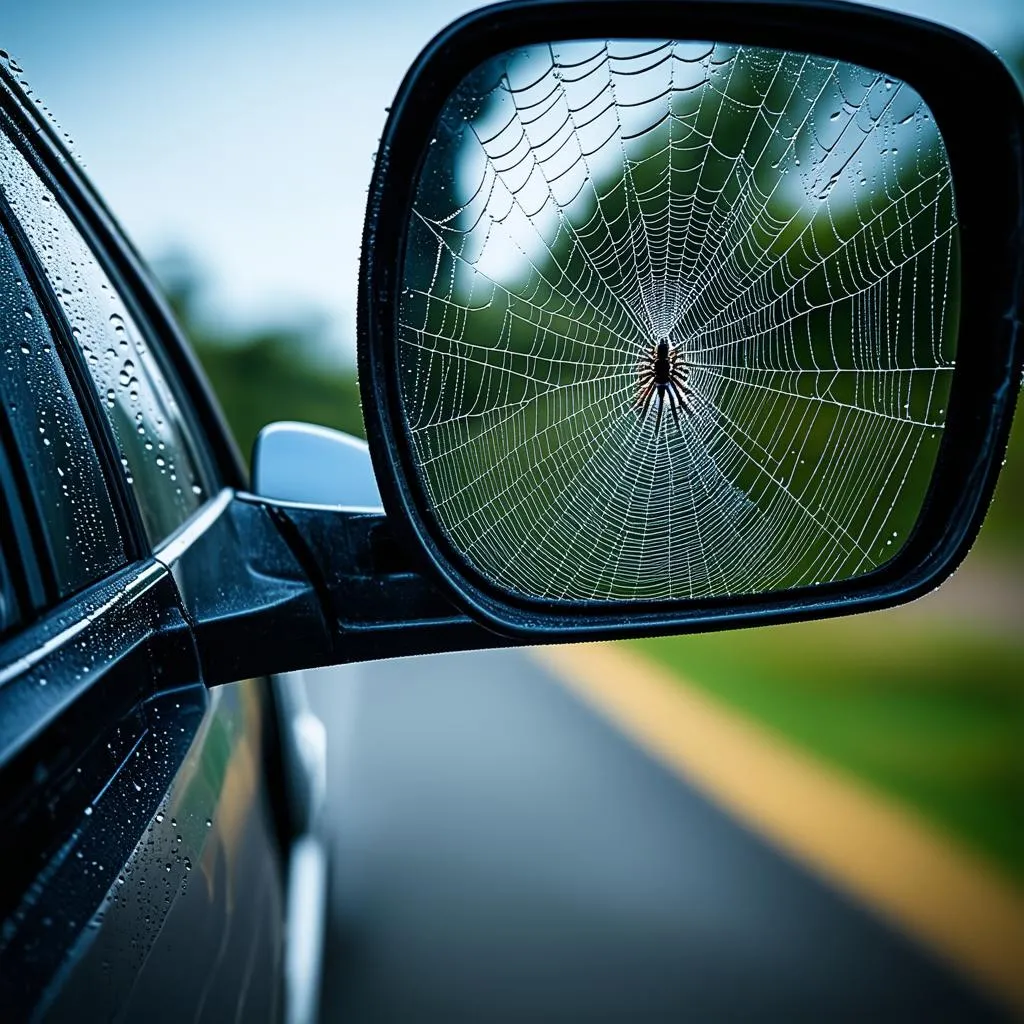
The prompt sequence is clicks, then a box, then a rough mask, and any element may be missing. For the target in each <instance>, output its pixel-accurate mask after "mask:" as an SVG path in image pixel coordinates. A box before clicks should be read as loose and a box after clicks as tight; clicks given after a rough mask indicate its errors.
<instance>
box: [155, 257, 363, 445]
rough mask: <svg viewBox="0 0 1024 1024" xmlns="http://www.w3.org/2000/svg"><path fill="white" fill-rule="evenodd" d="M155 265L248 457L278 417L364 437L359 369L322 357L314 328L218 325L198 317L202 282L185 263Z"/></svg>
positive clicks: (167, 259)
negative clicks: (261, 433)
mask: <svg viewBox="0 0 1024 1024" xmlns="http://www.w3.org/2000/svg"><path fill="white" fill-rule="evenodd" d="M156 267H157V273H158V276H159V277H160V278H161V281H162V284H163V287H164V291H165V293H166V295H167V298H168V300H169V302H170V304H171V307H172V309H173V310H174V312H175V315H176V317H177V319H178V322H179V323H180V324H181V326H182V327H183V329H184V330H185V333H186V335H187V336H188V338H189V340H190V341H191V342H192V345H193V347H194V349H195V351H196V354H197V355H198V356H199V360H200V362H201V363H202V366H203V369H204V371H205V372H206V375H207V377H208V378H209V380H210V383H211V385H212V386H213V390H214V392H215V393H216V395H217V398H218V400H219V402H220V405H221V408H222V409H223V410H224V414H225V416H226V418H227V421H228V424H229V425H230V427H231V430H232V433H233V434H234V436H235V440H236V441H237V442H238V446H239V449H240V450H241V451H242V452H243V454H244V455H245V456H246V457H248V456H249V454H250V453H251V451H252V445H253V442H254V441H255V440H256V435H257V434H258V433H259V431H260V428H261V427H263V426H264V425H265V424H267V423H271V422H273V421H275V420H302V421H304V422H307V423H319V424H322V425H323V426H328V427H334V428H335V429H337V430H345V431H347V432H348V433H350V434H356V435H358V436H359V437H362V436H363V434H364V429H363V417H362V413H361V412H360V407H359V391H358V387H357V385H356V377H355V370H354V368H353V369H351V370H349V369H347V368H346V367H344V366H339V365H334V364H331V363H328V362H325V360H324V358H323V356H322V355H318V352H317V350H318V348H319V349H320V350H321V351H322V349H323V346H322V345H321V344H320V340H319V339H318V337H317V333H316V327H315V326H308V325H305V324H302V323H295V324H288V325H285V326H278V327H274V326H265V327H259V328H255V329H251V330H240V329H238V328H224V327H217V326H215V322H214V320H213V318H211V317H204V316H203V315H202V313H201V312H200V306H201V303H200V295H201V290H202V289H201V282H200V279H199V275H198V272H197V271H196V269H195V268H194V267H193V266H192V265H191V263H190V262H189V261H188V260H187V259H183V258H182V257H180V256H176V255H175V256H165V257H164V258H163V259H158V260H157V261H156Z"/></svg>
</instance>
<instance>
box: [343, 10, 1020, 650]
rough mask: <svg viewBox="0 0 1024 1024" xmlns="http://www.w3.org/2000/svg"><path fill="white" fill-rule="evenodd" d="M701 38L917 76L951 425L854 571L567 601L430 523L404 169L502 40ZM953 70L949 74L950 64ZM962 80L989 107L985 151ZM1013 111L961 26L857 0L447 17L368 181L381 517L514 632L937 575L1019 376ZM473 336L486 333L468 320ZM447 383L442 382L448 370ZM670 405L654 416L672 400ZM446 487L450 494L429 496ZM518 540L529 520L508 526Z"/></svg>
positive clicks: (676, 621)
mask: <svg viewBox="0 0 1024 1024" xmlns="http://www.w3.org/2000/svg"><path fill="white" fill-rule="evenodd" d="M580 39H589V40H593V39H598V40H600V39H627V40H652V39H653V40H660V39H666V40H673V39H684V40H713V41H724V42H727V43H729V44H735V45H736V46H741V47H742V46H746V47H760V48H772V49H775V50H785V51H794V50H798V51H804V52H806V53H808V54H815V55H819V56H822V57H825V58H829V59H834V60H837V61H844V62H850V63H851V64H854V65H858V66H865V67H867V68H870V69H873V70H874V71H876V72H878V73H880V74H883V75H886V76H893V77H894V78H896V79H899V80H902V81H903V82H905V83H907V84H908V85H909V86H911V87H912V88H913V89H914V90H916V92H917V93H918V94H919V95H920V97H922V98H923V100H924V102H925V103H926V104H927V107H928V109H929V111H930V113H931V115H933V116H934V119H935V122H936V124H937V127H938V129H939V131H940V132H941V137H942V139H943V141H944V143H945V147H946V152H947V155H948V161H949V167H950V171H951V176H952V186H953V190H954V191H955V195H956V216H957V220H958V223H959V231H960V261H961V265H962V270H961V305H960V311H959V312H960V321H959V335H958V342H959V344H958V346H957V352H956V356H957V358H956V366H955V372H954V374H953V379H952V385H951V391H950V396H949V402H948V409H943V410H941V411H942V412H943V413H944V415H945V417H946V418H945V429H944V434H943V437H942V441H941V444H940V446H939V450H938V454H937V457H936V459H935V465H934V471H933V475H932V478H931V482H930V485H929V487H928V489H927V494H926V495H925V497H924V500H923V503H922V506H921V510H920V513H919V515H918V518H917V521H916V524H915V525H914V528H913V530H912V531H911V533H910V536H909V537H908V539H907V540H906V543H905V544H904V545H903V546H902V548H900V549H899V550H898V553H897V554H896V555H895V556H894V557H893V558H891V559H890V560H889V561H886V562H884V563H883V564H881V565H879V566H877V567H876V568H873V569H871V570H870V571H867V572H865V573H864V574H863V575H857V576H853V577H852V578H848V579H833V580H827V579H826V580H822V581H820V582H818V581H816V582H815V585H809V586H796V587H790V588H787V589H779V590H762V591H756V592H750V593H742V594H735V595H729V594H725V595H708V596H703V597H699V598H697V599H685V598H684V599H673V600H587V599H583V598H574V599H560V598H555V597H552V596H550V595H544V594H538V593H524V592H522V591H521V590H516V589H515V588H514V587H511V586H506V585H502V584H500V583H496V582H495V580H494V579H493V578H489V577H488V576H487V574H486V573H483V572H481V571H480V570H479V567H478V566H477V565H475V564H474V563H473V561H472V559H471V558H469V557H467V552H466V550H465V549H460V547H459V545H458V544H457V543H455V542H453V539H452V536H451V534H450V532H449V531H447V530H446V529H445V528H444V526H443V524H441V523H440V522H439V518H438V515H437V512H436V507H435V506H436V497H437V496H436V495H435V496H434V497H433V498H432V497H431V495H430V494H429V493H428V490H427V488H426V487H425V485H424V482H423V478H422V476H421V474H420V466H419V464H418V457H417V453H416V450H415V446H414V444H413V438H412V435H411V428H410V425H409V422H408V414H407V409H406V403H405V401H404V399H403V383H402V380H401V377H400V374H401V366H402V359H401V352H400V345H399V336H400V328H401V316H400V310H401V304H402V300H403V292H404V291H405V289H406V288H407V282H406V279H405V269H404V268H405V266H406V260H407V250H408V245H407V243H408V237H409V223H410V218H411V216H412V211H413V209H414V206H415V203H416V198H417V193H416V189H417V184H418V181H419V179H420V177H421V174H422V173H423V168H424V165H425V160H426V156H427V153H428V150H429V148H430V146H431V144H432V142H433V141H434V140H435V138H436V135H437V129H438V124H439V118H441V116H442V113H443V111H444V110H445V106H446V104H447V103H448V102H449V99H450V98H451V97H452V96H453V94H455V93H456V92H457V90H458V89H459V88H460V86H461V83H463V82H464V81H465V80H466V79H467V77H468V76H471V75H472V74H473V73H475V72H476V71H477V69H479V68H480V67H481V65H482V64H483V63H484V62H486V61H488V60H489V59H491V58H495V57H497V56H498V55H500V54H505V53H509V52H511V51H515V50H517V49H522V48H529V47H532V46H537V45H541V46H543V45H544V44H549V43H553V42H557V41H564V40H580ZM950 68H957V69H958V74H956V75H951V74H950V70H949V69H950ZM964 82H969V83H970V87H971V89H972V90H974V91H975V93H976V95H978V96H979V97H981V99H982V102H984V105H985V110H986V125H987V129H988V132H989V134H988V135H987V136H986V146H985V147H984V149H982V148H981V147H979V146H977V144H976V136H975V132H976V130H977V125H976V122H974V121H973V120H970V119H968V118H966V117H965V109H966V108H965V104H964V96H963V89H964V85H963V83H964ZM1022 153H1024V114H1022V104H1021V97H1020V93H1019V90H1018V89H1017V86H1016V84H1015V83H1014V81H1013V79H1012V78H1011V76H1010V75H1009V73H1008V72H1007V71H1006V69H1005V68H1004V67H1003V66H1002V64H1001V63H1000V62H999V60H998V59H997V58H996V57H995V56H994V55H992V54H991V53H989V52H988V51H987V50H985V49H984V48H983V47H981V46H980V45H979V44H977V43H975V42H974V41H972V40H970V39H968V38H967V37H965V36H962V35H960V34H958V33H956V32H953V31H950V30H947V29H945V28H941V27H939V26H935V25H932V24H929V23H926V22H923V21H919V20H917V19H913V18H909V17H905V16H902V15H895V14H890V13H887V12H883V11H879V10H874V9H869V8H862V7H858V6H854V5H850V4H844V3H836V2H829V0H822V2H816V3H810V4H808V3H787V2H771V0H768V2H744V0H683V2H678V3H668V4H666V3H662V2H659V0H629V2H622V0H607V2H601V3H591V2H579V0H565V2H540V3H538V2H511V3H505V4H500V5H498V6H495V7H491V8H487V9H484V10H481V11H477V12H474V13H472V14H470V15H468V16H466V17H464V18H463V19H461V20H460V21H458V22H456V23H455V24H454V25H452V26H451V27H449V28H448V29H446V30H445V31H444V32H442V33H441V34H440V35H439V36H438V37H437V38H436V39H435V40H434V41H433V42H432V43H431V44H430V45H429V46H428V47H427V48H426V50H424V52H423V54H421V56H420V57H419V59H418V60H417V61H416V63H415V64H414V66H413V68H412V69H411V70H410V72H409V73H408V75H407V76H406V78H405V81H404V82H403V84H402V86H401V89H400V90H399V94H398V96H397V98H396V100H395V102H394V104H393V106H392V108H391V114H390V116H389V119H388V123H387V126H386V128H385V132H384V135H383V138H382V140H381V146H380V151H379V156H378V161H377V165H376V168H375V172H374V177H373V181H372V184H371V189H370V199H369V203H368V210H367V219H366V226H365V233H364V240H363V260H362V267H361V281H360V300H359V301H360V305H359V375H360V387H361V393H362V401H363V408H364V411H365V415H366V423H367V432H368V439H369V446H370V453H371V455H372V458H373V464H374V468H375V471H376V476H377V482H378V486H379V488H380V492H381V496H382V499H383V505H384V508H385V510H386V512H387V515H388V521H389V524H390V527H391V529H392V530H393V531H394V534H395V537H396V538H397V539H398V541H399V543H400V544H401V545H402V546H403V547H404V548H406V549H407V550H409V551H411V552H416V553H418V557H417V561H418V563H419V564H420V565H421V567H422V571H423V572H424V573H425V574H426V575H427V576H429V578H430V579H432V580H433V582H434V584H435V585H436V586H437V588H438V591H439V592H440V593H443V594H445V595H446V596H448V597H449V598H450V600H452V601H453V602H454V604H455V605H457V606H458V607H460V608H461V609H463V610H464V611H465V612H466V613H467V614H468V615H469V616H470V617H471V618H472V619H474V620H475V621H479V622H480V623H482V624H484V625H486V626H487V627H488V628H489V629H491V630H494V631H495V632H497V633H499V634H501V635H502V636H505V637H510V638H515V639H517V640H518V641H519V642H521V643H529V642H533V643H541V642H557V641H564V640H571V639H599V638H613V637H622V636H639V635H656V634H668V633H685V632H692V631H703V630H708V629H721V628H735V627H742V626H751V625H757V624H769V623H778V622H787V621H794V620H799V619H808V618H815V617H822V616H829V615H838V614H844V613H849V612H857V611H867V610H871V609H876V608H884V607H888V606H891V605H895V604H898V603H901V602H904V601H908V600H911V599H913V598H915V597H918V596H920V595H922V594H924V593H926V592H928V591H929V590H931V589H933V588H934V587H936V586H937V585H938V584H939V583H941V582H942V580H943V579H945V578H946V577H947V576H948V575H949V574H950V573H951V572H952V571H953V570H954V569H955V567H956V566H957V565H958V564H959V562H960V561H961V560H962V559H963V557H964V556H965V555H966V552H967V550H968V549H969V547H970V545H971V543H972V542H973V539H974V537H975V536H976V534H977V531H978V529H979V527H980V525H981V521H982V519H983V517H984V513H985V510H986V508H987V506H988V503H989V501H990V499H991V495H992V491H993V489H994V486H995V481H996V477H997V475H998V471H999V466H1000V463H1001V460H1002V458H1003V456H1004V453H1005V448H1006V442H1007V438H1008V433H1009V426H1010V422H1011V419H1012V414H1013V407H1014V404H1015V401H1016V394H1017V390H1018V383H1019V380H1020V377H1021V361H1022V347H1021V340H1020V336H1019V335H1020V330H1019V322H1020V317H1021V301H1022V282H1024V247H1022V232H1024V206H1022V193H1024V186H1022V182H1024V169H1022ZM471 341H472V342H473V343H476V344H480V345H484V346H486V345H487V344H488V343H489V342H490V341H493V339H487V338H473V339H471ZM453 386H454V385H453ZM666 416H667V414H666ZM442 497H443V496H442ZM518 540H519V542H520V543H521V544H522V545H528V544H529V543H530V537H528V536H522V537H519V538H518Z"/></svg>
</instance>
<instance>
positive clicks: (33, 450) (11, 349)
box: [0, 204, 127, 597]
mask: <svg viewBox="0 0 1024 1024" xmlns="http://www.w3.org/2000/svg"><path fill="white" fill-rule="evenodd" d="M5 219H6V218H5V216H4V210H3V207H2V204H0V431H2V432H3V434H5V435H6V436H5V437H4V438H3V441H4V445H3V447H4V449H5V451H6V452H7V454H8V458H9V460H10V461H11V463H12V466H11V476H12V478H13V479H12V481H11V484H10V486H11V487H12V488H14V489H16V490H17V491H20V492H21V493H20V494H18V495H17V496H15V495H10V496H9V500H12V501H17V502H18V503H19V505H20V507H21V508H22V509H23V510H24V511H25V514H26V517H27V518H29V519H30V520H31V521H32V523H33V524H37V526H38V528H37V529H36V530H35V531H34V532H35V535H36V536H35V541H36V543H37V544H38V545H39V546H41V547H42V548H43V549H44V552H42V557H43V561H44V562H48V564H49V566H50V568H51V569H52V574H53V577H54V579H53V580H52V589H54V590H55V591H56V593H55V594H54V595H53V596H56V597H63V596H67V595H68V594H70V593H72V592H74V591H76V590H80V589H81V588H82V587H84V586H86V585H88V584H89V583H93V582H95V581H96V580H98V579H100V578H101V577H103V576H105V575H107V574H108V573H110V572H113V571H114V570H115V569H117V568H118V567H119V566H121V565H124V563H125V562H126V560H127V558H126V554H125V547H124V542H123V539H122V536H121V532H120V529H119V526H118V522H117V518H116V515H115V513H114V510H113V503H112V501H111V496H110V493H109V491H108V489H107V485H106V483H105V481H104V477H103V473H102V470H101V467H100V462H99V459H98V457H97V454H96V449H95V447H94V442H93V440H92V438H91V436H90V434H89V430H88V428H87V427H86V424H85V420H84V418H83V415H82V411H81V409H80V408H79V405H78V401H77V399H76V397H75V393H74V390H73V388H72V386H71V383H70V381H69V380H68V377H67V374H66V372H65V369H64V366H63V364H62V363H61V360H60V358H59V356H58V353H57V350H56V346H55V345H54V341H53V337H52V334H51V332H50V327H49V325H48V324H47V322H46V318H45V316H44V315H43V311H42V309H41V308H40V305H39V302H38V301H37V299H36V296H35V295H34V294H33V291H32V287H31V285H30V284H29V281H28V279H27V277H26V275H25V272H24V267H23V265H22V264H21V262H20V261H19V260H18V258H17V256H16V254H15V251H14V247H13V245H12V242H11V239H10V237H9V235H8V233H7V230H6V229H5V224H4V222H5ZM5 475H6V474H5ZM19 485H20V486H19ZM5 490H6V486H5ZM4 514H5V516H7V515H9V514H10V513H9V512H7V511H5V512H4ZM19 546H20V545H19ZM5 575H6V572H5Z"/></svg>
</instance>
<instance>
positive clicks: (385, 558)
mask: <svg viewBox="0 0 1024 1024" xmlns="http://www.w3.org/2000/svg"><path fill="white" fill-rule="evenodd" d="M199 525H201V527H202V529H201V532H200V533H199V534H198V536H197V537H196V538H195V540H194V542H191V541H190V543H189V547H188V548H187V550H185V551H184V552H182V554H181V555H180V556H177V555H176V556H175V558H176V560H175V561H174V562H173V563H170V561H169V564H173V572H174V577H175V580H176V581H177V583H178V587H179V590H180V592H181V594H182V596H183V599H184V602H185V608H186V610H187V614H188V617H189V620H190V622H191V623H192V625H193V630H194V635H195V637H196V641H197V646H198V650H199V658H200V661H201V665H202V677H203V679H204V681H205V682H206V684H207V685H208V686H214V685H217V684H219V683H227V682H231V681H232V680H234V679H238V678H241V677H244V676H246V675H253V674H257V673H267V672H270V673H276V672H285V671H293V670H296V669H306V668H318V667H320V666H323V665H340V664H344V663H347V662H353V661H369V660H373V659H376V658H387V657H404V656H407V655H413V654H430V653H436V652H439V651H461V650H474V649H479V648H486V647H502V646H506V645H507V644H508V643H510V641H509V640H507V639H506V638H504V637H501V636H499V635H497V634H495V633H493V632H491V631H490V630H488V629H486V628H484V627H483V626H481V625H479V624H478V623H476V622H474V621H473V620H472V619H470V618H468V617H467V616H465V615H464V614H462V613H461V612H460V611H459V610H458V609H457V608H455V607H454V606H453V605H452V604H451V602H450V601H449V600H448V599H447V596H446V595H445V594H444V593H443V592H442V591H441V590H440V589H439V588H438V587H436V586H435V585H434V584H433V583H432V582H431V581H430V580H429V579H427V578H426V577H424V576H423V575H422V574H421V573H419V572H417V571H416V570H415V568H414V565H415V563H414V561H413V559H412V558H411V557H410V556H408V555H406V554H404V553H403V552H402V551H401V549H400V548H399V547H398V546H397V545H396V544H395V543H394V540H393V538H392V537H391V534H390V530H389V524H388V521H387V520H386V519H385V517H384V516H381V515H378V514H374V513H368V512H365V511H362V510H358V509H343V508H327V507H317V506H303V505H297V504H291V503H288V502H275V501H270V500H268V499H266V498H260V497H257V496H255V495H250V494H240V495H239V494H234V493H233V492H230V491H225V492H224V494H223V495H222V496H221V499H219V500H218V501H215V502H213V503H211V505H210V506H209V508H208V510H207V513H206V518H205V520H204V521H203V522H202V523H201V524H199ZM186 539H187V538H186ZM174 545H175V542H172V543H171V544H170V545H168V548H169V549H171V548H173V547H174ZM167 554H168V552H167V551H166V550H165V551H161V552H159V553H158V557H159V558H164V557H167ZM210 580H216V581H217V583H218V585H217V586H216V587H212V586H210Z"/></svg>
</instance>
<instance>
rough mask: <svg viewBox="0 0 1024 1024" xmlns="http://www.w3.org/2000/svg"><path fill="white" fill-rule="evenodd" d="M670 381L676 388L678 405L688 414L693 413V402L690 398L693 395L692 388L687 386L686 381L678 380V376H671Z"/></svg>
mask: <svg viewBox="0 0 1024 1024" xmlns="http://www.w3.org/2000/svg"><path fill="white" fill-rule="evenodd" d="M672 383H673V385H674V386H675V389H676V398H677V399H678V400H679V405H680V407H681V408H682V410H683V412H685V413H686V414H687V415H688V416H692V415H693V403H692V402H691V401H690V399H691V398H692V397H693V390H692V389H691V388H689V387H687V385H686V382H685V381H683V380H680V379H679V378H678V377H675V376H674V377H672Z"/></svg>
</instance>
